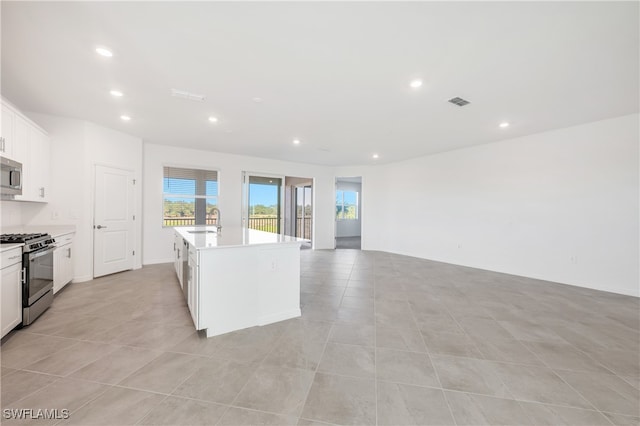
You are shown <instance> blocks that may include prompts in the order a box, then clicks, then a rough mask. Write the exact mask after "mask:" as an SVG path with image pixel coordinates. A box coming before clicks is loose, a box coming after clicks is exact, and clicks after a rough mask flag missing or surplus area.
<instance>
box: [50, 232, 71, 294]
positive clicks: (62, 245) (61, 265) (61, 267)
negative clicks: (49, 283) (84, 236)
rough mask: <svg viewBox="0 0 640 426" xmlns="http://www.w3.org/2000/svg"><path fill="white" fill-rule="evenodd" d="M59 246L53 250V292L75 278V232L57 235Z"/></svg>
mask: <svg viewBox="0 0 640 426" xmlns="http://www.w3.org/2000/svg"><path fill="white" fill-rule="evenodd" d="M56 243H57V244H58V247H56V249H55V250H54V252H53V293H54V294H55V293H57V292H58V291H60V290H62V288H63V287H64V286H66V285H67V284H69V283H70V282H71V280H73V234H67V235H61V236H58V237H56Z"/></svg>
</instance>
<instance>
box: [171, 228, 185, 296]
mask: <svg viewBox="0 0 640 426" xmlns="http://www.w3.org/2000/svg"><path fill="white" fill-rule="evenodd" d="M173 238H174V239H173V267H174V269H175V270H176V275H177V276H178V281H179V282H180V287H182V286H183V285H184V283H183V282H182V273H183V271H182V257H183V256H184V253H183V249H182V247H183V242H182V237H181V236H180V235H178V234H177V233H176V234H175V235H174V237H173Z"/></svg>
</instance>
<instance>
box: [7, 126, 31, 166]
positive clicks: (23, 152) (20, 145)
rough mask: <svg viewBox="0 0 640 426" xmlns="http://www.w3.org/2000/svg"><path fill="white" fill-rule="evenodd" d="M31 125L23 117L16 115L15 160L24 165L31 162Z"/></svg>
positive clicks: (14, 132) (14, 135)
mask: <svg viewBox="0 0 640 426" xmlns="http://www.w3.org/2000/svg"><path fill="white" fill-rule="evenodd" d="M30 127H31V125H30V124H29V122H27V120H25V119H24V118H23V117H21V116H19V115H16V116H15V121H14V130H13V143H12V145H13V146H12V151H13V157H12V158H13V159H14V160H16V161H17V162H19V163H22V164H23V165H24V164H25V163H28V162H29V129H30Z"/></svg>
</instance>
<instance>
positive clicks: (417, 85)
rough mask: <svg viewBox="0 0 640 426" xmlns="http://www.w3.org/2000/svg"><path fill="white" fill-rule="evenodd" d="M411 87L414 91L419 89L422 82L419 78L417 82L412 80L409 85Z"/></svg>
mask: <svg viewBox="0 0 640 426" xmlns="http://www.w3.org/2000/svg"><path fill="white" fill-rule="evenodd" d="M409 86H411V88H412V89H417V88H419V87H421V86H422V80H420V79H418V78H417V79H415V80H411V83H409Z"/></svg>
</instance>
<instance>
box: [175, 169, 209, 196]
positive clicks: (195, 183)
mask: <svg viewBox="0 0 640 426" xmlns="http://www.w3.org/2000/svg"><path fill="white" fill-rule="evenodd" d="M163 169H164V179H163V181H164V189H163V192H164V193H165V194H174V195H191V196H209V197H211V196H216V195H218V172H216V171H214V170H201V169H183V168H179V167H164V168H163Z"/></svg>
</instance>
